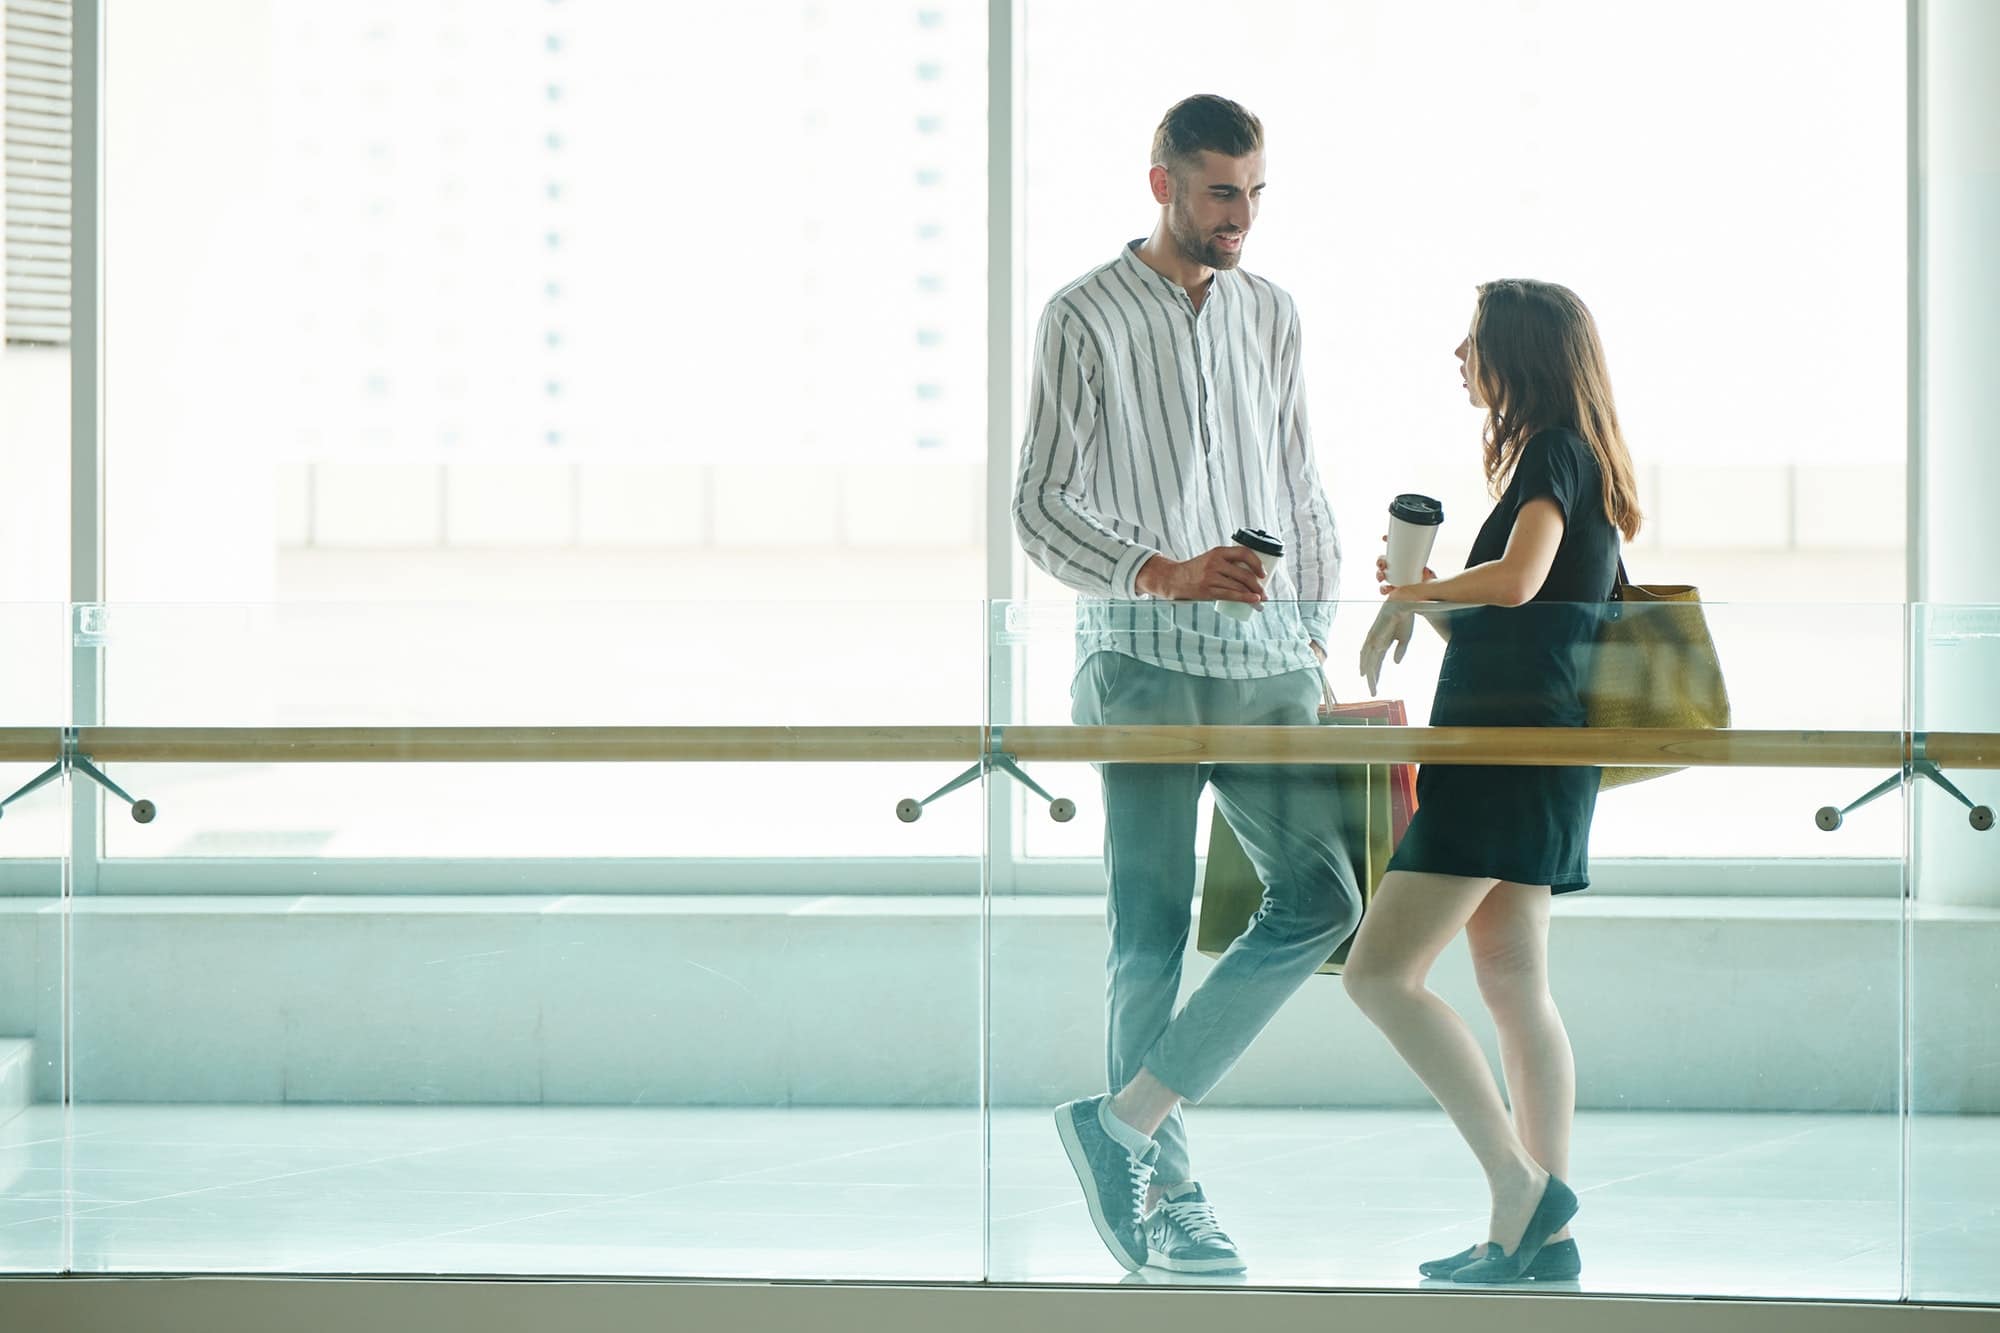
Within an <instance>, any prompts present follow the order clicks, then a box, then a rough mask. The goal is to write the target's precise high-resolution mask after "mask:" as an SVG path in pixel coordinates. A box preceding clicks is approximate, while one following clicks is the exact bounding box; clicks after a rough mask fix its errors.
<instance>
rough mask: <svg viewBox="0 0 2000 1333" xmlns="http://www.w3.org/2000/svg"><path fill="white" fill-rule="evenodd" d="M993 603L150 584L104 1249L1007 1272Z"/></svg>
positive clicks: (111, 904)
mask: <svg viewBox="0 0 2000 1333" xmlns="http://www.w3.org/2000/svg"><path fill="white" fill-rule="evenodd" d="M980 614H981V612H980V608H979V607H978V606H977V605H976V604H962V605H956V606H930V607H916V608H912V607H907V606H896V605H859V604H849V605H843V606H833V605H828V604H819V605H814V606H805V605H792V604H766V605H760V606H756V607H749V606H743V607H730V606H716V605H704V606H683V605H662V604H652V605H632V604H605V605H601V606H592V607H547V608H536V607H526V606H507V607H483V608H472V607H465V606H427V607H409V606H403V607H395V606H352V605H349V606H338V607H332V606H322V607H317V608H307V607H297V606H292V607H279V608H274V607H269V606H255V607H243V606H225V607H208V608H191V607H133V606H113V607H111V608H108V611H107V619H106V625H107V635H106V641H105V647H104V650H103V651H104V661H105V667H106V713H105V717H106V722H107V724H108V725H107V727H106V728H104V729H102V730H101V731H100V732H99V733H98V735H97V739H98V741H99V748H100V750H101V751H102V753H101V755H100V758H101V761H102V764H103V767H104V768H105V771H106V772H107V773H108V774H109V775H110V776H111V777H112V778H113V779H114V780H116V781H117V782H119V783H120V784H121V785H122V786H123V787H124V788H125V789H126V790H127V791H128V792H130V793H131V794H133V795H135V796H138V797H141V798H144V799H148V800H152V801H154V802H155V803H156V805H157V815H156V817H155V818H154V819H153V820H152V821H151V822H148V823H144V824H140V823H137V822H135V821H134V820H132V818H131V817H130V815H129V813H128V811H127V810H126V808H125V806H124V805H123V803H122V802H120V801H118V800H117V799H116V798H115V797H114V798H103V797H99V796H97V795H96V794H95V793H93V794H92V799H93V800H96V801H97V802H98V809H99V810H100V812H101V818H102V821H103V828H104V855H103V856H102V857H101V858H100V859H99V863H98V866H97V879H96V890H95V892H93V893H90V894H88V895H84V896H80V897H79V898H78V900H77V910H76V918H75V929H74V940H73V951H74V957H75V981H74V1001H73V1025H74V1033H75V1054H74V1062H73V1078H74V1086H75V1097H76V1105H75V1111H74V1126H75V1131H76V1134H75V1141H74V1148H73V1152H74V1154H75V1156H76V1159H77V1161H78V1162H79V1163H80V1164H81V1163H84V1162H86V1161H98V1160H100V1159H101V1160H102V1161H103V1162H104V1163H106V1166H107V1169H109V1168H110V1166H113V1165H123V1166H127V1167H130V1168H132V1174H131V1176H130V1180H129V1184H128V1185H127V1186H126V1188H127V1190H128V1193H127V1194H126V1195H124V1196H121V1197H119V1198H118V1199H116V1200H114V1201H111V1202H110V1204H109V1206H106V1207H104V1208H99V1209H94V1210H92V1211H89V1212H79V1214H78V1216H77V1217H76V1219H75V1223H74V1237H75V1240H74V1244H75V1260H74V1262H75V1267H76V1268H77V1269H78V1270H79V1271H90V1272H136V1271H216V1272H236V1271H277V1272H315V1273H349V1272H351V1273H389V1272H410V1273H443V1274H460V1273H500V1274H614V1275H615V1274H634V1275H652V1276H664V1275H671V1276H681V1277H730V1278H804V1279H855V1280H860V1279H894V1280H916V1279H926V1280H973V1279H976V1278H977V1277H978V1276H979V1273H980V1228H981V1219H980V1203H979V1200H980V1187H981V1173H980V1132H979V1131H980V1124H981V1118H980V1110H979V1104H978V1097H979V996H980V978H979V965H980V946H979V935H980V897H979V889H980V859H979V858H980V845H981V842H980V840H981V824H982V810H981V801H980V788H979V785H978V784H977V783H976V782H975V783H974V784H972V786H971V787H970V789H969V790H966V791H963V792H961V793H956V794H954V796H953V797H951V798H947V799H944V800H941V801H939V802H937V803H936V804H934V805H933V806H932V807H930V808H929V809H926V810H925V811H923V813H922V817H921V818H920V819H918V820H917V821H915V822H906V821H905V820H903V819H900V818H899V817H898V812H897V806H898V802H899V801H900V800H901V799H903V798H905V797H911V796H917V797H921V796H923V795H925V794H926V793H928V792H929V791H930V790H932V789H933V788H935V787H938V786H941V785H943V784H944V783H946V782H947V781H948V780H949V779H950V778H951V777H953V776H954V775H955V774H957V773H958V772H960V771H961V770H963V769H965V768H967V767H968V766H970V765H971V764H972V763H973V762H974V759H975V757H976V755H977V719H978V716H979V711H980V683H979V682H980V656H981V653H980V642H981V631H980V623H981V622H980ZM822 635H823V636H824V639H823V640H822V641H821V642H819V643H816V642H815V640H816V639H818V638H820V637H821V636H822ZM859 645H876V646H878V647H879V646H881V645H893V648H894V653H893V663H892V664H891V665H888V666H885V665H884V664H883V661H884V659H883V658H882V657H880V656H876V655H867V656H864V655H863V654H862V653H861V652H860V649H859V647H858V646H859ZM223 745H228V746H231V747H235V748H231V749H226V750H225V749H218V748H217V747H218V746H223ZM260 746H262V748H258V747H260ZM468 747H470V748H468ZM633 747H637V753H636V755H635V751H634V748H633ZM467 755H469V756H470V758H471V760H472V761H470V762H457V761H456V760H457V758H458V757H459V756H467ZM621 755H623V756H630V757H627V758H623V759H618V758H617V757H618V756H621ZM613 760H616V761H615V762H614V761H613ZM307 834H310V835H311V836H305V835H307Z"/></svg>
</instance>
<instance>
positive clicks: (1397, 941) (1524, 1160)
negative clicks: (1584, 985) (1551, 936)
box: [1345, 281, 1639, 1282]
mask: <svg viewBox="0 0 2000 1333" xmlns="http://www.w3.org/2000/svg"><path fill="white" fill-rule="evenodd" d="M1457 355H1458V360H1459V364H1460V366H1461V368H1462V372H1463V375H1464V380H1465V389H1466V393H1467V394H1468V396H1469V397H1470V398H1471V400H1472V403H1473V405H1474V406H1475V407H1483V408H1485V409H1486V429H1485V432H1484V445H1485V466H1486V480H1487V483H1488V486H1489V488H1490V489H1491V490H1492V492H1493V493H1494V494H1495V495H1496V496H1498V497H1499V502H1498V503H1497V504H1495V505H1494V507H1493V512H1492V513H1491V514H1490V515H1488V517H1487V519H1486V522H1485V524H1484V525H1483V526H1482V527H1481V528H1480V530H1479V536H1478V539H1477V540H1476V541H1474V543H1473V545H1472V552H1471V557H1470V559H1469V560H1468V562H1467V565H1466V569H1465V572H1464V573H1461V574H1457V575H1454V576H1452V577H1450V578H1444V579H1440V578H1437V577H1436V576H1435V575H1433V574H1432V573H1431V571H1430V570H1425V571H1424V581H1423V582H1422V583H1421V584H1420V585H1417V586H1410V587H1393V586H1390V585H1388V583H1387V563H1386V561H1382V562H1378V564H1377V574H1378V577H1379V578H1380V579H1381V580H1382V582H1383V588H1382V591H1383V592H1384V593H1385V594H1386V595H1387V597H1388V599H1389V600H1388V602H1387V603H1386V604H1385V605H1384V607H1383V614H1382V615H1381V616H1380V617H1379V618H1378V619H1377V621H1376V625H1375V628H1374V629H1373V630H1372V631H1371V632H1370V634H1369V637H1368V642H1367V644H1366V645H1365V646H1364V647H1363V649H1362V654H1361V656H1362V662H1361V669H1362V674H1363V675H1365V676H1367V677H1369V678H1370V680H1371V681H1372V680H1373V679H1374V678H1375V676H1376V675H1377V674H1379V672H1380V670H1381V664H1382V658H1383V655H1384V653H1386V652H1387V650H1388V649H1389V647H1390V646H1391V645H1392V644H1393V645H1395V646H1396V648H1397V654H1396V655H1397V657H1398V659H1400V658H1401V656H1402V649H1403V648H1405V647H1407V645H1408V642H1409V635H1410V633H1411V627H1412V625H1413V624H1414V620H1415V616H1416V615H1417V614H1423V615H1424V616H1425V617H1426V619H1428V620H1430V622H1431V623H1432V625H1433V626H1435V627H1436V628H1437V629H1438V630H1439V632H1440V633H1441V634H1443V635H1444V636H1445V638H1446V639H1447V644H1446V648H1445V656H1444V663H1443V666H1442V668H1441V669H1440V671H1439V676H1438V686H1437V695H1436V699H1435V702H1434V703H1433V705H1432V708H1431V725H1432V726H1440V727H1464V726H1513V727H1543V726H1546V727H1579V726H1583V725H1584V721H1585V719H1584V705H1583V701H1582V686H1583V684H1584V680H1585V673H1586V671H1587V669H1588V665H1589V656H1590V652H1591V645H1592V644H1593V643H1594V641H1595V638H1596V632H1597V624H1598V619H1599V614H1600V612H1599V604H1601V603H1603V602H1604V601H1606V600H1607V599H1608V598H1609V597H1610V595H1611V592H1612V589H1613V585H1614V583H1615V581H1616V575H1617V568H1618V551H1619V537H1620V535H1621V534H1622V535H1623V536H1624V537H1626V538H1628V539H1629V538H1631V537H1632V536H1633V535H1635V534H1636V533H1637V532H1638V530H1639V505H1638V496H1637V491H1636V487H1635V485H1634V483H1633V476H1632V461H1631V458H1630V456H1629V455H1628V454H1627V453H1626V451H1625V442H1624V440H1623V438H1622V437H1621V436H1620V434H1619V430H1618V413H1617V410H1616V409H1615V408H1614V406H1613V404H1612V398H1611V381H1610V379H1609V377H1608V376H1607V375H1606V373H1605V367H1604V351H1603V348H1602V346H1601V345H1600V344H1599V341H1598V336H1597V326H1596V323H1595V321H1593V320H1592V319H1591V317H1590V312H1589V311H1588V310H1587V309H1585V308H1584V305H1583V302H1581V301H1579V300H1578V299H1577V298H1576V296H1575V294H1574V293H1572V292H1570V291H1569V290H1568V289H1567V288H1564V287H1559V286H1556V285H1555V284H1553V283H1545V282H1528V281H1505V282H1491V283H1487V284H1486V285H1485V286H1483V287H1481V288H1480V289H1479V302H1478V305H1477V307H1476V308H1475V310H1474V311H1473V315H1472V329H1471V332H1470V333H1468V334H1467V335H1466V338H1465V341H1464V342H1462V343H1460V344H1459V346H1458V353H1457ZM1597 783H1598V770H1597V769H1595V768H1563V767H1556V768H1524V767H1497V766H1496V767H1480V766H1473V765H1456V764H1455V765H1443V766H1440V765H1435V764H1426V765H1424V766H1423V768H1422V770H1421V771H1420V772H1419V774H1418V777H1417V813H1416V816H1415V818H1414V819H1413V820H1412V821H1411V823H1410V828H1409V832H1408V833H1407V834H1406V835H1405V836H1404V839H1403V842H1402V845H1401V846H1400V847H1399V848H1398V849H1397V851H1396V854H1395V856H1394V857H1393V858H1392V859H1391V860H1390V862H1389V869H1388V873H1387V874H1385V875H1384V876H1383V878H1382V883H1381V886H1380V888H1379V889H1378V890H1377V891H1376V895H1375V898H1374V900H1373V902H1372V903H1370V905H1369V908H1368V912H1367V915H1366V916H1365V917H1364V918H1363V919H1362V922H1361V931H1360V934H1359V935H1358V937H1357V938H1356V940H1355V943H1354V947H1353V950H1352V952H1351V955H1350V957H1349V959H1348V962H1347V968H1346V973H1345V979H1346V986H1347V991H1348V993H1349V994H1350V995H1352V996H1353V997H1354V1001H1355V1003H1356V1004H1357V1005H1358V1006H1359V1007H1360V1009H1361V1011H1362V1012H1363V1013H1365V1014H1366V1015H1367V1016H1368V1017H1369V1019H1370V1020H1371V1021H1373V1022H1374V1023H1375V1025H1376V1026H1377V1027H1379V1028H1381V1029H1382V1031H1383V1033H1384V1035H1386V1036H1387V1037H1388V1038H1389V1041H1390V1042H1391V1043H1392V1044H1393V1045H1394V1046H1395V1048H1396V1051H1397V1053H1398V1054H1400V1055H1401V1056H1402V1057H1403V1059H1404V1060H1405V1061H1406V1062H1407V1063H1408V1064H1409V1066H1410V1068H1411V1069H1412V1070H1413V1071H1414V1072H1415V1073H1416V1074H1417V1076H1418V1077H1419V1078H1421V1079H1422V1080H1423V1082H1424V1086H1426V1087H1427V1088H1429V1089H1430V1091H1431V1093H1432V1095H1433V1096H1435V1097H1436V1098H1437V1100H1438V1103H1439V1105H1441V1106H1442V1107H1443V1108H1444V1109H1445V1111H1446V1113H1447V1114H1449V1115H1450V1117H1451V1119H1452V1122H1453V1124H1455V1125H1456V1126H1457V1127H1458V1131H1459V1133H1460V1134H1462V1135H1464V1137H1465V1141H1466V1143H1467V1145H1468V1146H1470V1147H1471V1149H1472V1151H1473V1154H1474V1155H1475V1156H1476V1157H1477V1158H1478V1159H1479V1164H1480V1166H1481V1167H1483V1168H1484V1169H1485V1172H1486V1179H1487V1184H1488V1186H1489V1187H1490V1188H1491V1191H1492V1199H1493V1208H1492V1215H1491V1219H1490V1221H1489V1224H1488V1230H1487V1233H1486V1242H1485V1244H1484V1245H1475V1246H1473V1247H1471V1248H1470V1249H1467V1250H1465V1251H1462V1252H1461V1253H1459V1254H1456V1255H1453V1256H1451V1257H1450V1258H1448V1259H1438V1260H1433V1261H1432V1262H1430V1263H1427V1264H1425V1265H1423V1266H1422V1271H1423V1273H1424V1274H1425V1276H1427V1277H1447V1276H1448V1277H1452V1278H1454V1279H1456V1280H1457V1281H1460V1282H1511V1281H1518V1280H1520V1279H1522V1278H1566V1277H1574V1276H1576V1275H1577V1273H1578V1272H1579V1271H1581V1265H1580V1262H1579V1260H1578V1258H1577V1253H1576V1245H1575V1242H1574V1241H1573V1240H1570V1239H1568V1229H1567V1228H1568V1223H1569V1219H1570V1217H1571V1215H1572V1214H1574V1213H1575V1211H1576V1196H1575V1194H1573V1193H1572V1192H1571V1191H1570V1189H1569V1187H1568V1186H1567V1185H1566V1184H1564V1183H1563V1179H1562V1178H1563V1177H1564V1176H1565V1175H1567V1174H1568V1171H1569V1138H1570V1122H1571V1118H1572V1115H1573V1112H1574V1108H1575V1100H1576V1070H1575V1065H1574V1063H1573V1060H1572V1057H1571V1054H1570V1046H1569V1034H1568V1033H1567V1032H1565V1031H1564V1029H1563V1023H1562V1017H1561V1015H1559V1014H1558V1013H1557V1012H1556V1007H1555V1002H1554V1000H1553V999H1551V998H1550V995H1549V986H1548V927H1549V902H1550V899H1551V897H1552V896H1553V895H1554V894H1558V893H1567V892H1570V891H1572V890H1576V889H1582V888H1584V887H1586V886H1587V885H1588V884H1589V864H1588V857H1587V850H1588V846H1589V842H1590V820H1591V815H1592V813H1593V811H1594V810H1595V808H1596V804H1597ZM1461 930H1463V931H1465V932H1466V938H1467V943H1468V944H1469V945H1470V946H1471V952H1472V961H1473V967H1474V970H1475V971H1476V973H1477V975H1478V978H1479V989H1480V994H1481V996H1482V997H1483V998H1484V1000H1485V1002H1486V1007H1487V1009H1488V1010H1489V1011H1491V1013H1492V1015H1493V1021H1494V1024H1495V1026H1496V1027H1497V1028H1498V1029H1499V1035H1500V1053H1501V1059H1502V1061H1503V1062H1504V1064H1505V1067H1506V1076H1507V1089H1508V1093H1509V1095H1510V1096H1511V1099H1512V1102H1513V1110H1512V1113H1511V1116H1510V1114H1509V1111H1508V1107H1507V1104H1506V1103H1505V1102H1503V1101H1502V1100H1501V1096H1500V1090H1499V1089H1498V1088H1497V1087H1496V1086H1495V1085H1494V1082H1493V1075H1492V1072H1491V1071H1490V1070H1489V1069H1488V1068H1487V1065H1486V1059H1485V1056H1484V1054H1483V1053H1482V1052H1481V1050H1480V1048H1479V1044H1478V1042H1477V1041H1475V1040H1474V1038H1473V1035H1472V1032H1471V1030H1470V1029H1468V1028H1467V1027H1466V1025H1465V1021H1464V1020H1463V1019H1462V1018H1460V1017H1459V1016H1458V1014H1457V1013H1456V1012H1455V1011H1454V1010H1453V1009H1452V1008H1451V1006H1450V1005H1448V1004H1446V1003H1445V1002H1444V1001H1443V1000H1441V999H1439V998H1438V997H1437V996H1436V995H1435V994H1433V993H1432V992H1431V991H1430V990H1429V989H1428V987H1427V986H1426V985H1425V979H1426V977H1427V976H1428V975H1429V973H1430V969H1431V964H1432V963H1433V962H1435V961H1436V959H1437V956H1438V954H1439V953H1440V952H1442V951H1443V949H1444V947H1445V945H1446V944H1448V943H1450V942H1451V939H1452V937H1453V936H1455V935H1457V934H1458V932H1459V931H1461Z"/></svg>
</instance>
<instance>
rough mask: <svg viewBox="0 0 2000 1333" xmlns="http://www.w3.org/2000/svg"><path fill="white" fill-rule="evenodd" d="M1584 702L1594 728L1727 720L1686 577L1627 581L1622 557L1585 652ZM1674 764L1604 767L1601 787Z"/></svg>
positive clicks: (1714, 662)
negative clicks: (1591, 645)
mask: <svg viewBox="0 0 2000 1333" xmlns="http://www.w3.org/2000/svg"><path fill="white" fill-rule="evenodd" d="M1584 708H1585V710H1586V711H1587V713H1588V716H1589V720H1590V725H1591V726H1593V727H1674V728H1682V727H1713V728H1720V727H1726V726H1728V725H1729V689H1728V687H1727V686H1726V685H1725V684H1724V683H1723V680H1722V662H1721V660H1720V659H1719V658H1718V657H1717V656H1716V654H1715V640H1714V639H1713V638H1712V637H1710V635H1709V632H1708V618H1707V617H1706V616H1704V615H1703V614H1702V609H1701V594H1700V592H1699V591H1697V590H1696V589H1695V588H1692V587H1690V586H1688V585H1687V584H1684V583H1632V582H1628V581H1627V578H1626V574H1625V561H1624V559H1623V558H1622V557H1621V558H1620V559H1619V561H1618V582H1617V584H1616V586H1615V587H1614V588H1613V590H1612V596H1611V602H1610V604H1609V605H1608V606H1607V607H1606V608H1605V614H1604V620H1603V622H1602V624H1601V625H1600V626H1599V628H1598V632H1597V643H1596V645H1595V648H1594V650H1593V652H1592V656H1591V668H1590V674H1589V684H1588V686H1587V687H1586V689H1585V691H1584ZM1679 771H1680V770H1679V769H1678V768H1606V769H1605V770H1604V780H1603V783H1602V784H1601V788H1600V789H1603V788H1610V787H1624V786H1629V785H1630V784H1632V783H1634V782H1645V781H1647V780H1648V779H1650V778H1657V777H1664V776H1665V775H1666V774H1668V773H1678V772H1679Z"/></svg>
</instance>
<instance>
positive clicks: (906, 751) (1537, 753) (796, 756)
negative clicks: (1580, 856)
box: [0, 726, 2000, 769]
mask: <svg viewBox="0 0 2000 1333" xmlns="http://www.w3.org/2000/svg"><path fill="white" fill-rule="evenodd" d="M1000 732H1001V735H1000V741H1001V748H1002V749H1004V750H1005V751H1006V752H1007V753H1008V754H1010V755H1012V756H1013V757H1014V758H1016V759H1018V760H1021V761H1022V762H1024V763H1025V762H1042V763H1056V762H1061V763H1076V762H1096V763H1134V764H1188V763H1298V764H1345V763H1390V762H1398V763H1401V762H1414V763H1467V764H1502V765H1560V766H1569V765H1580V764H1621V765H1622V764H1631V765H1671V766H1676V767H1680V766H1685V767H1695V768H1738V767H1749V768H1869V769H1880V768H1896V767H1899V766H1900V765H1901V764H1902V763H1903V762H1904V761H1905V760H1906V759H1907V758H1908V757H1909V740H1908V738H1907V737H1906V736H1905V735H1904V734H1903V733H1901V732H1897V731H1749V730H1727V731H1707V730H1645V729H1608V728H1607V729H1596V728H1562V727H1551V728H1535V727H1193V726H1143V727H1140V726H1133V727H1069V726H1019V727H1004V728H1001V729H1000ZM983 737H984V733H983V731H982V729H981V728H979V727H962V726H961V727H952V726H913V727H747V726H746V727H85V728H82V729H80V731H79V732H78V737H77V740H78V749H79V751H80V752H81V753H83V754H87V755H89V756H91V757H92V758H93V759H95V760H96V761H97V762H98V763H174V764H273V763H313V764H321V763H970V762H972V761H973V760H975V759H976V758H978V756H979V754H980V749H981V743H982V740H983ZM1924 742H1925V754H1926V756H1927V757H1928V758H1930V759H1932V760H1934V761H1935V762H1937V763H1938V764H1940V765H1942V766H1944V767H1947V768H1961V769H1988V768H2000V735H1995V734H1993V733H1990V732H1933V733H1929V734H1927V735H1926V736H1925V737H1924ZM59 749H60V733H59V732H55V731H52V730H50V729H46V728H13V729H0V759H6V760H42V761H51V760H53V759H54V758H55V756H56V754H57V753H58V751H59Z"/></svg>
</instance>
